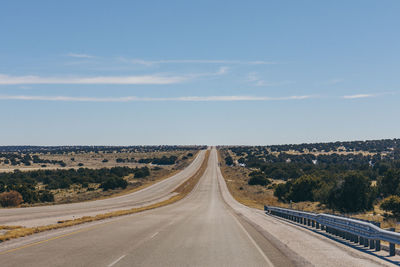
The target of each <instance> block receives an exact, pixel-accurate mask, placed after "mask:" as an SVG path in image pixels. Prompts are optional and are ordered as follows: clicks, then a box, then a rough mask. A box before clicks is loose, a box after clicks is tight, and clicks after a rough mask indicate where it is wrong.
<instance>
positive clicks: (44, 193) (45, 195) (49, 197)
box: [39, 190, 54, 202]
mask: <svg viewBox="0 0 400 267" xmlns="http://www.w3.org/2000/svg"><path fill="white" fill-rule="evenodd" d="M39 200H40V201H41V202H53V201H54V195H53V193H51V192H50V191H48V190H41V191H39Z"/></svg>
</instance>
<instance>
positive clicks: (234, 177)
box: [218, 150, 280, 209]
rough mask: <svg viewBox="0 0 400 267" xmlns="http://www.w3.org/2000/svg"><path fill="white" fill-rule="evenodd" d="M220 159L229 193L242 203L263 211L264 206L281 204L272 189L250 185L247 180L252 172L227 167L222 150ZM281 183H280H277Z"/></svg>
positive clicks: (241, 168) (219, 155) (240, 168)
mask: <svg viewBox="0 0 400 267" xmlns="http://www.w3.org/2000/svg"><path fill="white" fill-rule="evenodd" d="M218 152H219V153H218V159H219V162H220V163H221V172H222V175H223V176H224V179H225V182H226V184H227V186H228V189H229V192H230V193H231V194H232V196H233V197H234V198H235V199H236V200H237V201H238V202H240V203H242V204H244V205H246V206H249V207H252V208H257V209H263V208H264V205H273V206H278V205H279V204H280V203H279V202H278V199H277V198H276V197H275V196H274V192H273V190H272V189H268V188H267V187H265V186H259V185H248V184H247V180H248V179H249V178H248V174H249V173H250V170H248V169H247V168H243V167H238V166H233V167H230V166H226V165H225V161H224V160H222V159H223V158H224V156H223V155H221V153H223V152H222V151H221V150H219V151H218ZM276 183H279V181H276Z"/></svg>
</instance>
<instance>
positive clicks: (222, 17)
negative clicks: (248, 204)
mask: <svg viewBox="0 0 400 267" xmlns="http://www.w3.org/2000/svg"><path fill="white" fill-rule="evenodd" d="M399 12H400V2H399V1H396V0H393V1H391V0H385V1H377V0H376V1H368V0H352V1H340V0H338V1H317V0H315V1H310V0H305V1H294V0H293V1H265V0H264V1H204V0H203V1H98V0H97V1H63V2H61V1H2V3H1V7H0V32H1V34H0V113H1V114H2V115H1V127H0V145H22V144H31V145H72V144H82V145H83V144H91V145H135V144H210V145H212V144H283V143H302V142H322V141H337V140H364V139H380V138H398V137H400V124H399V123H398V121H399V115H400V105H399V103H400V89H399V86H400V52H399V51H400V50H399V48H400V34H399V29H400V18H399V15H398V14H399Z"/></svg>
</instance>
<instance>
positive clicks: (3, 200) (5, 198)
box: [0, 191, 23, 207]
mask: <svg viewBox="0 0 400 267" xmlns="http://www.w3.org/2000/svg"><path fill="white" fill-rule="evenodd" d="M22 201H23V199H22V196H21V194H20V193H18V192H17V191H10V192H3V193H1V194H0V204H1V206H3V207H16V206H18V205H19V204H21V203H22Z"/></svg>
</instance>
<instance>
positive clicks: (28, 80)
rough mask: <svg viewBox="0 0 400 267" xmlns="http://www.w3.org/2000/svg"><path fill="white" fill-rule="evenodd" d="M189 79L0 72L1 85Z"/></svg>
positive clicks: (183, 77)
mask: <svg viewBox="0 0 400 267" xmlns="http://www.w3.org/2000/svg"><path fill="white" fill-rule="evenodd" d="M187 79H189V77H188V76H162V75H142V76H93V77H41V76H33V75H28V76H10V75H4V74H0V85H15V84H176V83H181V82H183V81H185V80H187Z"/></svg>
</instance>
